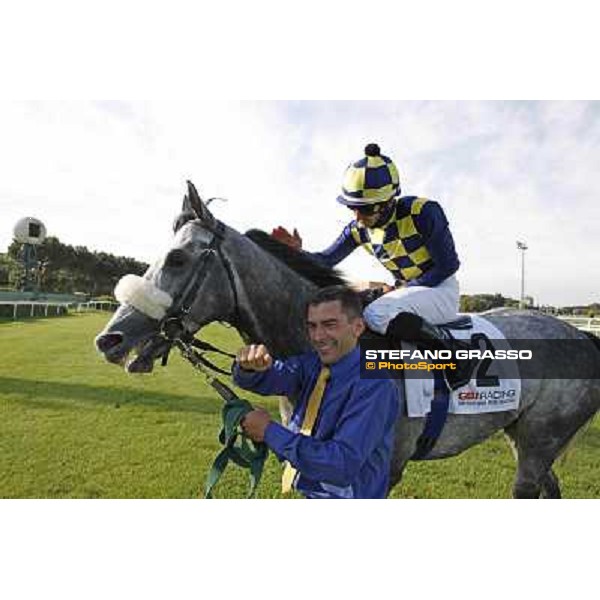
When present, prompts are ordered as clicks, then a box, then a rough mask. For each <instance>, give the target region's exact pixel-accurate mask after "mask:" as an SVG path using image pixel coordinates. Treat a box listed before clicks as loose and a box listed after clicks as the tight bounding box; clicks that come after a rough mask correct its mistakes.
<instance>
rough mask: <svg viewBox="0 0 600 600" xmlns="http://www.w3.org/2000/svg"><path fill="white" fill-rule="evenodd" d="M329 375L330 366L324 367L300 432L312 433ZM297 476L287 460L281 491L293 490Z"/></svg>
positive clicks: (285, 492) (304, 433)
mask: <svg viewBox="0 0 600 600" xmlns="http://www.w3.org/2000/svg"><path fill="white" fill-rule="evenodd" d="M329 375H330V369H329V367H322V368H321V372H320V373H319V377H318V378H317V382H316V384H315V387H314V388H313V391H312V393H311V395H310V398H309V399H308V404H307V406H306V413H305V415H304V420H303V421H302V427H301V428H300V433H302V434H303V435H310V434H311V433H312V429H313V427H314V425H315V421H316V420H317V415H318V414H319V408H320V407H321V400H323V394H324V392H325V386H326V385H327V381H328V380H329ZM295 476H296V469H295V468H294V467H292V465H291V464H290V463H289V462H287V461H286V463H285V467H284V469H283V475H282V477H281V491H282V492H283V493H284V494H287V493H288V492H290V491H291V489H292V483H293V482H294V477H295Z"/></svg>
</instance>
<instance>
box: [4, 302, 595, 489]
mask: <svg viewBox="0 0 600 600" xmlns="http://www.w3.org/2000/svg"><path fill="white" fill-rule="evenodd" d="M108 317H109V315H108V314H107V313H88V314H72V315H70V316H67V317H57V318H49V319H32V320H28V321H23V322H17V323H13V322H7V321H4V322H0V497H2V498H195V497H199V495H200V492H201V490H202V488H203V486H204V480H205V477H206V474H207V471H208V468H209V466H210V464H211V463H212V460H213V459H214V457H215V455H216V453H217V452H218V449H219V446H218V443H217V434H218V431H219V428H220V401H219V400H218V398H217V397H216V396H215V393H214V392H213V391H212V388H210V387H209V386H208V385H207V384H206V383H205V380H204V378H203V377H202V376H201V375H199V374H197V373H196V372H194V371H193V370H192V368H191V367H190V366H189V365H188V364H187V363H185V362H183V361H182V359H181V358H180V357H179V356H177V355H176V353H175V352H173V353H172V356H171V360H170V364H169V366H168V367H167V368H164V369H163V368H161V367H159V366H157V367H156V369H155V371H154V373H152V374H151V375H145V376H144V375H137V376H134V375H128V374H127V373H125V372H124V371H123V370H122V369H120V368H119V367H116V366H114V365H109V364H107V363H105V362H104V361H103V359H102V358H101V357H100V355H99V354H98V353H97V352H96V351H95V349H94V348H93V344H92V342H93V339H94V336H95V335H96V333H97V332H98V331H100V329H102V327H103V325H104V323H105V322H106V321H107V319H108ZM207 338H208V339H210V340H212V341H213V342H215V343H217V345H221V346H222V347H225V348H228V349H230V350H234V349H237V347H238V346H239V343H240V342H239V338H238V337H237V334H236V332H235V331H233V330H231V329H226V328H223V327H221V326H216V325H214V326H211V327H210V328H208V335H207ZM221 364H223V363H221ZM244 397H247V398H249V399H250V400H251V401H253V402H259V403H260V404H262V405H263V406H265V407H267V408H268V409H269V410H271V411H272V413H273V415H277V401H276V399H274V398H269V399H265V398H260V399H258V397H256V396H252V395H250V394H247V393H246V392H244ZM599 450H600V425H599V424H598V421H597V420H596V422H594V423H593V424H592V425H591V427H590V428H589V429H588V430H587V432H586V433H585V434H584V435H583V436H582V438H581V439H580V440H579V441H578V443H577V445H576V446H575V448H574V449H573V450H572V451H571V453H570V455H569V457H568V459H567V461H566V462H565V463H564V464H559V465H558V466H557V469H556V470H557V473H558V474H559V476H560V478H561V482H562V488H563V495H564V496H565V497H569V498H598V497H600V473H599V472H598V467H597V464H598V454H599ZM513 474H514V463H513V458H512V455H511V453H510V451H509V449H508V447H507V445H506V443H505V442H504V439H503V437H502V436H501V435H498V436H496V437H494V438H493V439H491V440H489V441H488V442H486V443H485V444H482V445H480V446H477V447H475V448H473V449H471V450H469V451H468V452H465V453H464V454H462V455H461V456H459V457H456V458H453V459H448V460H444V461H432V462H428V463H412V464H411V465H410V466H409V468H408V469H407V472H406V475H405V478H404V481H403V482H402V484H401V485H400V486H398V487H396V489H395V490H394V491H393V492H392V497H393V498H506V497H509V496H510V489H511V485H512V477H513ZM279 476H280V467H279V464H278V462H277V461H276V460H275V459H274V458H273V456H272V455H271V456H270V457H269V461H268V463H267V465H266V468H265V473H264V475H263V481H262V483H261V485H260V488H259V492H258V497H262V498H278V497H280V494H279ZM246 491H247V480H246V475H245V474H244V473H242V472H240V470H239V469H238V468H237V467H230V469H229V470H228V472H227V473H226V474H225V476H224V478H223V480H222V481H221V483H220V484H219V486H218V487H217V488H216V490H215V496H216V497H227V498H241V497H244V496H245V494H246Z"/></svg>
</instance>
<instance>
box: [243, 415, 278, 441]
mask: <svg viewBox="0 0 600 600" xmlns="http://www.w3.org/2000/svg"><path fill="white" fill-rule="evenodd" d="M270 422H271V415H269V413H268V412H267V411H266V410H264V409H263V408H257V409H255V410H253V411H250V412H249V413H248V414H247V415H246V416H245V417H244V419H243V420H242V423H241V425H242V429H243V431H244V433H245V434H246V435H247V436H248V437H249V438H250V439H251V440H252V441H253V442H262V441H264V439H265V430H266V429H267V426H268V425H269V423H270Z"/></svg>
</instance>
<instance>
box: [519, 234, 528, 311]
mask: <svg viewBox="0 0 600 600" xmlns="http://www.w3.org/2000/svg"><path fill="white" fill-rule="evenodd" d="M517 249H518V250H520V251H521V299H520V300H519V308H521V309H522V308H525V250H527V244H526V243H525V242H519V241H517Z"/></svg>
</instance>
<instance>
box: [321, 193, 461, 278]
mask: <svg viewBox="0 0 600 600" xmlns="http://www.w3.org/2000/svg"><path fill="white" fill-rule="evenodd" d="M381 221H382V222H381V223H380V224H378V225H377V226H376V227H373V228H368V227H365V226H363V225H361V224H360V223H358V222H357V221H356V220H354V221H351V222H350V223H348V225H346V227H345V228H344V229H343V231H342V233H341V234H340V236H339V237H338V238H337V239H336V240H335V241H334V242H333V244H331V246H329V247H328V248H326V249H325V250H323V251H322V252H316V253H314V254H313V256H314V257H315V258H316V259H317V260H319V261H320V262H322V263H323V264H325V265H327V266H329V267H333V266H335V265H337V264H338V263H339V262H340V261H342V260H343V259H344V258H346V257H347V256H348V255H349V254H350V253H351V252H353V251H354V250H356V248H358V247H359V246H362V247H363V248H364V249H365V250H367V251H368V252H369V253H371V254H373V255H374V256H375V258H377V260H379V262H380V263H381V264H382V265H383V266H384V267H386V268H387V269H388V270H390V271H391V272H392V275H393V276H394V278H395V279H396V281H397V282H402V281H404V282H407V283H406V284H407V285H408V286H415V285H419V286H426V287H436V286H438V285H439V284H440V283H441V282H442V281H444V279H446V278H448V277H450V275H452V274H453V273H455V272H456V271H457V270H458V268H459V266H460V261H459V260H458V256H457V254H456V249H455V247H454V239H453V237H452V234H451V233H450V228H449V225H448V220H447V219H446V215H445V214H444V211H443V210H442V207H441V206H440V205H439V204H438V203H437V202H434V201H433V200H428V199H427V198H417V197H416V196H403V197H402V198H398V199H397V200H394V201H393V202H391V203H390V207H389V208H388V210H387V212H386V213H385V214H383V215H382V219H381Z"/></svg>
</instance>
